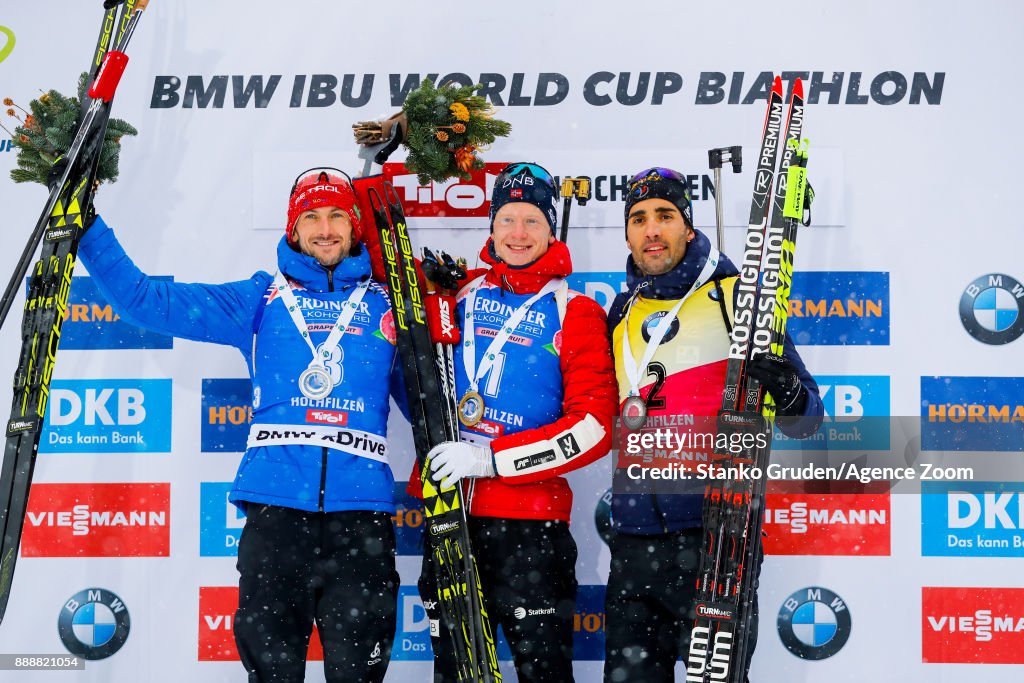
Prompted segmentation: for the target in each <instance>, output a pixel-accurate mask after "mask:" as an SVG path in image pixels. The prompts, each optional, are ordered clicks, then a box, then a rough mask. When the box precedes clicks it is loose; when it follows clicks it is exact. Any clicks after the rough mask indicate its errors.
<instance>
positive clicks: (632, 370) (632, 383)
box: [622, 247, 721, 396]
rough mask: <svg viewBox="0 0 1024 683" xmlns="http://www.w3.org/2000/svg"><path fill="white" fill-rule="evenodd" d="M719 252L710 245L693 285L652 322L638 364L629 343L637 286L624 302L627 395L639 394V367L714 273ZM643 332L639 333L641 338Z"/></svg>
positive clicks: (623, 356)
mask: <svg viewBox="0 0 1024 683" xmlns="http://www.w3.org/2000/svg"><path fill="white" fill-rule="evenodd" d="M720 257H721V254H720V253H719V251H718V249H716V248H714V247H711V251H710V252H708V260H707V261H705V262H704V267H703V268H702V269H701V271H700V274H699V275H698V276H697V279H696V280H694V282H693V285H692V286H691V287H690V289H689V290H688V291H687V292H686V294H684V295H683V298H682V299H680V300H679V301H677V302H676V304H675V306H673V307H672V308H671V309H669V312H668V314H667V315H665V316H663V317H662V318H661V320H659V321H658V322H657V323H655V324H654V328H653V329H652V330H651V341H650V342H648V344H647V348H645V349H644V354H643V357H642V358H641V359H640V364H639V366H638V365H637V362H636V358H634V357H633V349H632V348H631V347H630V344H629V314H630V311H632V309H633V302H635V301H636V297H637V295H638V294H639V293H640V289H639V288H638V289H637V291H636V293H635V294H634V295H633V297H632V298H631V299H630V300H629V303H627V304H626V315H625V316H624V320H625V325H623V328H622V365H623V369H624V370H625V371H626V379H628V380H629V395H630V396H639V395H640V368H646V367H647V364H648V363H650V362H651V359H652V358H654V354H655V352H657V350H658V347H659V346H660V345H661V340H662V339H664V338H665V335H666V334H668V331H669V330H670V329H672V321H673V320H675V318H676V315H677V314H678V313H679V309H680V308H682V307H683V303H684V302H685V301H686V300H687V299H689V298H690V295H691V294H693V293H694V292H696V291H697V290H698V289H700V288H701V287H702V286H703V285H704V284H705V283H706V282H707V281H708V280H709V279H710V278H711V276H712V275H714V273H715V268H717V267H718V261H719V260H720ZM642 337H643V334H642V333H641V338H642Z"/></svg>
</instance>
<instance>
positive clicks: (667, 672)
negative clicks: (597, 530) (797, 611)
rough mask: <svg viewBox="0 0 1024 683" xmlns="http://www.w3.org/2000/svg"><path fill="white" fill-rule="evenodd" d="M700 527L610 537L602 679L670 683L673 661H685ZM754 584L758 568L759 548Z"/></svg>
mask: <svg viewBox="0 0 1024 683" xmlns="http://www.w3.org/2000/svg"><path fill="white" fill-rule="evenodd" d="M702 541H703V530H702V529H700V528H696V529H684V530H682V531H678V532H675V533H669V534H661V535H656V536H631V535H628V534H622V533H617V534H615V535H614V536H613V537H612V540H611V543H610V547H611V555H612V558H611V569H610V571H609V574H608V590H607V593H606V595H605V607H604V609H605V650H604V652H605V660H604V680H605V683H626V682H627V681H629V682H632V681H644V683H672V681H673V672H674V669H675V664H676V660H677V659H678V658H679V657H680V656H681V657H682V658H683V661H684V663H685V660H686V655H687V652H688V650H689V647H690V628H691V627H692V626H693V619H694V613H693V603H694V599H695V597H696V592H697V587H696V584H697V573H698V571H699V569H700V550H701V543H702ZM757 557H758V560H757V562H755V565H756V566H755V569H754V572H755V573H754V582H755V583H754V589H755V591H756V589H757V576H758V575H759V574H760V573H761V557H762V554H761V549H760V547H759V548H758V555H757ZM747 638H748V641H747V661H746V668H745V671H749V670H750V660H751V657H752V656H753V654H754V645H755V643H756V642H757V595H756V593H755V595H754V600H753V604H752V606H751V618H750V630H749V632H748V634H747Z"/></svg>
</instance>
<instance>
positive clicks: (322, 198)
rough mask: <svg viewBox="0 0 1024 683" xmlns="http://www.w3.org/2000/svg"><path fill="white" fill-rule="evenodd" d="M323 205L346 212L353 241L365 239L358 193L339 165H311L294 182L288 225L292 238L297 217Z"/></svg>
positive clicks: (289, 204) (288, 232) (290, 238)
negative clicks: (317, 166)
mask: <svg viewBox="0 0 1024 683" xmlns="http://www.w3.org/2000/svg"><path fill="white" fill-rule="evenodd" d="M328 171H337V173H328ZM322 206H336V207H338V208H339V209H341V210H342V211H344V212H345V213H347V214H348V217H349V220H351V221H352V241H353V243H355V242H359V241H360V240H361V239H362V236H363V224H362V220H361V218H362V217H361V215H360V213H359V205H358V203H357V202H356V193H355V191H354V190H353V189H352V182H351V181H350V180H349V178H348V176H347V175H346V174H345V172H344V171H340V170H338V169H336V168H312V169H309V170H308V171H303V172H302V173H300V174H299V177H298V178H296V180H295V184H294V185H292V192H291V197H290V199H289V200H288V225H287V226H286V227H285V233H286V234H287V235H288V241H289V242H290V241H291V240H292V233H293V232H294V231H295V221H296V220H298V218H299V215H300V214H302V212H304V211H309V210H311V209H318V208H320V207H322Z"/></svg>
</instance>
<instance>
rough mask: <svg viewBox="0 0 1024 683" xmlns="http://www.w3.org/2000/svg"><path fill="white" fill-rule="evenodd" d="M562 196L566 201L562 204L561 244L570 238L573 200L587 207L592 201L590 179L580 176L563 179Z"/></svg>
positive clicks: (559, 238)
mask: <svg viewBox="0 0 1024 683" xmlns="http://www.w3.org/2000/svg"><path fill="white" fill-rule="evenodd" d="M560 194H561V196H562V197H563V198H564V199H565V201H564V202H563V204H562V230H561V234H560V235H559V236H558V240H559V241H560V242H565V239H566V238H567V237H568V236H569V210H570V209H571V208H572V198H573V197H575V198H576V203H577V204H579V205H580V206H586V205H587V202H588V201H590V177H589V176H585V175H584V176H580V177H578V178H562V191H561V193H560Z"/></svg>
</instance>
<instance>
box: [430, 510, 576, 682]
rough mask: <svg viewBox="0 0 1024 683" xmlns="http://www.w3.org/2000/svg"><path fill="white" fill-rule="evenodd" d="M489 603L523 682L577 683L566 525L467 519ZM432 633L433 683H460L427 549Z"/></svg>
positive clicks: (572, 552)
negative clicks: (573, 682) (575, 682)
mask: <svg viewBox="0 0 1024 683" xmlns="http://www.w3.org/2000/svg"><path fill="white" fill-rule="evenodd" d="M469 532H470V543H471V544H472V548H473V554H474V555H475V556H476V561H477V567H478V569H479V573H480V582H481V584H482V585H483V590H484V604H485V606H486V608H487V614H488V615H489V616H490V620H491V626H492V628H494V630H495V638H497V628H498V626H499V625H500V626H501V630H502V632H503V633H504V634H505V640H507V641H508V644H509V647H510V648H511V650H512V658H513V660H514V663H515V668H516V673H517V674H518V676H519V681H520V682H521V683H533V682H538V683H539V682H541V681H543V682H544V683H551V682H552V681H558V682H559V683H572V681H573V673H572V636H573V615H574V614H575V613H576V586H577V584H576V542H575V541H574V540H573V538H572V534H570V533H569V525H568V524H566V523H565V522H552V521H546V520H533V519H499V518H493V517H470V518H469ZM419 590H420V597H421V598H422V600H423V604H424V607H426V608H427V616H428V617H429V618H430V621H431V626H430V633H431V638H430V642H431V645H432V646H433V649H434V681H435V683H449V682H453V681H457V680H458V677H457V675H456V671H457V669H456V666H455V659H454V654H453V652H452V647H453V646H452V638H451V636H450V631H449V628H450V627H449V626H448V625H447V624H446V623H445V621H444V619H443V618H442V616H441V610H440V605H439V604H438V601H437V581H436V578H435V575H434V568H433V565H432V559H431V557H430V552H429V548H428V549H427V552H425V553H424V561H423V570H422V572H421V574H420V580H419Z"/></svg>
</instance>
